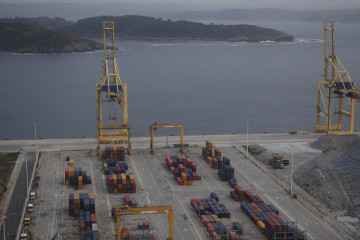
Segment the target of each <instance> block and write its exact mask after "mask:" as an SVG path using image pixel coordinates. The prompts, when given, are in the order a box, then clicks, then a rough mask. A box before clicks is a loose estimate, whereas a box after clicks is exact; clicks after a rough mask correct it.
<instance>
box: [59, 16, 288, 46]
mask: <svg viewBox="0 0 360 240" xmlns="http://www.w3.org/2000/svg"><path fill="white" fill-rule="evenodd" d="M103 21H114V22H115V28H116V30H115V31H116V33H115V35H116V37H117V38H120V39H134V40H204V41H229V42H261V41H293V40H294V37H293V36H291V35H288V34H286V33H284V32H281V31H277V30H273V29H269V28H261V27H258V26H254V25H245V24H239V25H214V24H209V25H205V24H202V23H195V22H190V21H172V20H162V19H161V18H158V19H157V18H153V17H145V16H135V15H127V16H119V17H112V16H100V17H91V18H84V19H81V20H79V21H78V22H77V23H76V24H73V25H69V26H65V27H64V28H62V30H61V31H63V32H66V33H70V34H73V35H78V36H82V37H90V38H98V39H101V38H103V29H102V23H103Z"/></svg>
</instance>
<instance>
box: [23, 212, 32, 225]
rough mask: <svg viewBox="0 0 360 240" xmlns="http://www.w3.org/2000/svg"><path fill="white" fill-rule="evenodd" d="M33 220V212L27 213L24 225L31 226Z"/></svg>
mask: <svg viewBox="0 0 360 240" xmlns="http://www.w3.org/2000/svg"><path fill="white" fill-rule="evenodd" d="M31 220H32V214H31V213H27V214H26V215H25V220H24V225H25V226H29V225H30V224H31Z"/></svg>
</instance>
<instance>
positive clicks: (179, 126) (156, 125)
mask: <svg viewBox="0 0 360 240" xmlns="http://www.w3.org/2000/svg"><path fill="white" fill-rule="evenodd" d="M158 128H180V152H184V125H182V124H157V123H152V124H151V125H150V136H151V140H150V149H151V154H155V151H154V131H156V130H157V129H158Z"/></svg>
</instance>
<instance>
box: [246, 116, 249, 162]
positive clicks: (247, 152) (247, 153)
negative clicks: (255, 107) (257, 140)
mask: <svg viewBox="0 0 360 240" xmlns="http://www.w3.org/2000/svg"><path fill="white" fill-rule="evenodd" d="M246 158H247V159H249V119H247V120H246Z"/></svg>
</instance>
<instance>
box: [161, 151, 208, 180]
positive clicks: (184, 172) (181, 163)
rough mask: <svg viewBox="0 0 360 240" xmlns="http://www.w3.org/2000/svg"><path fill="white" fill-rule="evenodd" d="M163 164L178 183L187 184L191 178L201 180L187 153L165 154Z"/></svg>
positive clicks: (194, 164)
mask: <svg viewBox="0 0 360 240" xmlns="http://www.w3.org/2000/svg"><path fill="white" fill-rule="evenodd" d="M165 165H166V167H167V169H168V170H169V171H170V172H171V174H173V175H174V178H175V181H176V182H177V183H178V184H179V185H187V186H189V185H192V181H193V180H201V175H200V174H199V173H198V172H197V171H196V170H197V169H196V163H195V162H193V161H192V160H191V159H190V157H189V156H187V155H167V156H166V157H165Z"/></svg>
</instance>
